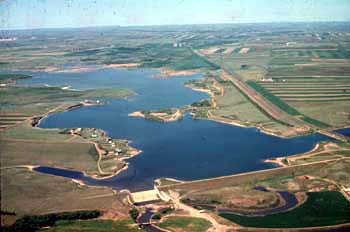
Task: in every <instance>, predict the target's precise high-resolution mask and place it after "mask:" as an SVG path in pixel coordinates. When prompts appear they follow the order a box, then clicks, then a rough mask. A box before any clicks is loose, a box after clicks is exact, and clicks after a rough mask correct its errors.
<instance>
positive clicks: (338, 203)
mask: <svg viewBox="0 0 350 232" xmlns="http://www.w3.org/2000/svg"><path fill="white" fill-rule="evenodd" d="M220 216H222V217H224V218H226V219H228V220H231V221H233V222H234V223H237V224H240V225H243V226H249V227H265V228H300V227H312V226H327V225H336V224H342V223H349V222H350V204H349V202H348V201H347V200H346V199H345V198H344V197H343V195H342V194H341V193H339V192H313V193H308V199H307V201H306V202H305V203H304V204H302V205H300V206H299V207H297V208H295V209H293V210H291V211H289V212H284V213H278V214H273V215H268V216H264V217H246V216H240V215H235V214H221V215H220Z"/></svg>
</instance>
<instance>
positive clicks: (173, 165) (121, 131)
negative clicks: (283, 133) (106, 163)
mask: <svg viewBox="0 0 350 232" xmlns="http://www.w3.org/2000/svg"><path fill="white" fill-rule="evenodd" d="M154 73H155V71H152V70H111V69H106V70H100V71H97V72H91V73H79V74H76V73H65V74H63V73H60V74H45V73H41V74H36V75H35V76H38V78H33V79H27V80H22V81H20V84H36V85H38V84H49V85H55V86H63V85H70V86H72V88H73V89H92V88H109V87H127V88H130V89H132V90H134V91H135V92H136V93H137V94H138V95H137V96H134V97H130V98H128V99H122V100H111V99H108V100H109V101H110V104H109V105H103V106H93V107H83V108H79V109H76V110H72V111H68V112H61V113H56V114H53V115H50V116H49V117H47V118H45V119H44V120H42V122H41V123H40V125H39V126H40V127H42V128H69V127H95V128H100V129H103V130H105V131H107V133H108V135H109V136H111V137H113V138H122V139H129V140H131V141H133V142H132V144H131V145H132V146H134V147H136V148H138V149H141V150H142V151H143V152H142V153H141V154H140V155H138V156H135V157H133V158H131V159H129V160H128V162H129V163H130V165H129V169H127V170H126V171H124V172H122V173H121V174H120V175H118V176H116V177H113V178H111V179H107V180H100V181H92V182H93V184H96V185H107V186H112V187H115V188H128V189H131V190H132V191H136V190H141V189H147V188H152V186H153V180H154V179H156V178H160V177H171V178H176V179H180V180H194V179H201V178H210V177H217V176H223V175H230V174H234V173H240V172H247V171H253V170H260V169H266V168H272V167H273V166H272V165H270V164H267V163H263V162H262V160H264V159H266V158H271V157H277V156H284V155H292V154H296V153H302V152H306V151H308V150H310V149H312V148H313V147H314V145H315V144H316V143H317V142H319V141H321V140H329V138H328V137H325V136H323V135H320V134H313V135H309V136H301V137H298V138H292V139H282V138H278V137H274V136H270V135H266V134H263V133H261V132H259V131H258V130H256V129H254V128H249V129H247V128H240V127H235V126H231V125H226V124H221V123H217V122H214V121H208V120H193V119H192V118H191V117H190V116H188V115H187V116H185V117H184V118H183V119H182V120H180V121H177V122H172V123H161V122H154V121H148V120H145V119H143V118H135V117H128V114H129V113H131V112H133V111H138V110H143V109H161V108H166V107H176V106H183V105H186V104H190V103H192V102H195V101H198V100H200V99H204V98H207V97H208V95H206V94H204V93H199V92H195V91H192V90H191V89H189V88H186V87H184V86H183V83H184V82H185V81H186V80H189V79H193V78H198V77H200V75H195V76H189V77H174V78H170V79H155V78H150V77H149V76H150V75H152V74H154ZM62 173H63V174H62ZM61 174H62V175H64V171H63V172H61ZM88 182H89V183H92V182H90V181H88Z"/></svg>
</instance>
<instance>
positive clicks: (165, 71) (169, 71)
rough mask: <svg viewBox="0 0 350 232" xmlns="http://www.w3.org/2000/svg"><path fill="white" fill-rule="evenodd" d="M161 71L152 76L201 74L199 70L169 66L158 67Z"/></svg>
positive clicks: (166, 76)
mask: <svg viewBox="0 0 350 232" xmlns="http://www.w3.org/2000/svg"><path fill="white" fill-rule="evenodd" d="M158 70H159V71H160V73H158V74H154V75H152V78H171V77H175V76H190V75H195V74H200V73H201V72H200V71H199V70H172V69H168V68H158Z"/></svg>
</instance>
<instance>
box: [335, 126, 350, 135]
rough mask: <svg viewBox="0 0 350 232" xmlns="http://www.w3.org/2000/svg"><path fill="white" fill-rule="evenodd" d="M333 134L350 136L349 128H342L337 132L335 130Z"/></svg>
mask: <svg viewBox="0 0 350 232" xmlns="http://www.w3.org/2000/svg"><path fill="white" fill-rule="evenodd" d="M334 132H336V133H338V134H342V135H345V136H350V127H345V128H342V129H338V130H335V131H334Z"/></svg>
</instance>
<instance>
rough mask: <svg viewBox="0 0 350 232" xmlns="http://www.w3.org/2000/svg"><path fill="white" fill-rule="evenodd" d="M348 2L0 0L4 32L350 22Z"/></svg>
mask: <svg viewBox="0 0 350 232" xmlns="http://www.w3.org/2000/svg"><path fill="white" fill-rule="evenodd" d="M349 12H350V0H0V29H30V28H63V27H88V26H111V25H119V26H135V25H175V24H176V25H179V24H214V23H256V22H286V21H287V22H292V21H298V22H300V21H350V13H349Z"/></svg>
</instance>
